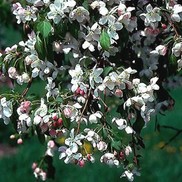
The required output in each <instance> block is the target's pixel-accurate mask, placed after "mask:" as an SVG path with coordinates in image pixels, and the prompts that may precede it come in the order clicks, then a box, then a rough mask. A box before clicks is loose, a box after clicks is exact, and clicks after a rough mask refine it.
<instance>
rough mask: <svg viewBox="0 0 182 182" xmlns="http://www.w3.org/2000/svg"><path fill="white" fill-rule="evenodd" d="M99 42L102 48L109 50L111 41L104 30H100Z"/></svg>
mask: <svg viewBox="0 0 182 182" xmlns="http://www.w3.org/2000/svg"><path fill="white" fill-rule="evenodd" d="M99 42H100V45H101V47H102V49H103V50H109V48H110V46H111V41H110V37H109V34H108V33H107V32H106V31H105V30H102V33H101V35H100V39H99Z"/></svg>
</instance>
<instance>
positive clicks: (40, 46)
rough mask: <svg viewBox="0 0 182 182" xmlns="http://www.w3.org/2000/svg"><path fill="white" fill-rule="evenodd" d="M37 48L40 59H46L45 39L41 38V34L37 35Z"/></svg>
mask: <svg viewBox="0 0 182 182" xmlns="http://www.w3.org/2000/svg"><path fill="white" fill-rule="evenodd" d="M35 49H36V51H37V52H38V54H39V58H40V59H44V58H45V49H44V43H43V41H42V40H41V39H40V36H39V34H38V35H37V37H36V44H35Z"/></svg>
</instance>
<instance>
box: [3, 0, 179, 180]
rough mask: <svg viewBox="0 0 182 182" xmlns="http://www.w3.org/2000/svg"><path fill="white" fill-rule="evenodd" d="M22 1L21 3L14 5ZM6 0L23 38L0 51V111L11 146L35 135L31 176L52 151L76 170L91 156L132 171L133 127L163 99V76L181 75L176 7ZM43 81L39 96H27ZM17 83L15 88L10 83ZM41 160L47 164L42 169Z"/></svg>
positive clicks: (48, 172)
mask: <svg viewBox="0 0 182 182" xmlns="http://www.w3.org/2000/svg"><path fill="white" fill-rule="evenodd" d="M21 3H22V4H21ZM21 3H20V1H19V2H16V3H14V4H13V5H12V12H13V14H14V15H15V16H16V20H17V24H18V25H19V26H22V27H23V30H24V32H23V33H22V34H23V39H22V41H21V42H19V43H17V44H16V45H14V46H12V47H8V48H6V49H5V52H4V54H2V55H1V58H0V61H1V62H0V68H1V76H4V77H9V78H10V79H11V80H12V84H13V88H10V89H9V90H8V91H7V92H4V93H2V94H1V95H0V118H2V119H3V121H4V123H5V124H8V123H9V122H12V123H13V125H14V128H15V130H16V132H17V133H16V134H15V135H12V138H16V139H17V142H18V143H19V144H21V143H22V142H23V140H24V139H25V138H26V137H31V136H33V135H36V136H37V137H38V138H39V140H40V142H41V143H45V142H46V143H47V150H46V151H45V155H44V157H43V159H42V160H41V162H40V164H39V165H37V163H34V165H33V169H34V175H35V177H36V178H41V179H42V180H46V177H48V178H53V176H54V170H55V169H54V167H53V165H52V157H53V156H54V153H55V152H59V153H60V155H59V159H63V160H64V162H65V163H74V164H76V165H79V166H80V167H83V166H84V164H85V162H94V160H95V159H94V154H95V152H96V151H97V152H99V153H100V155H101V157H100V161H101V162H103V163H106V164H108V165H114V166H122V167H123V168H124V170H123V174H122V175H121V177H127V178H128V180H129V181H133V180H134V175H139V169H140V164H139V158H140V155H139V153H138V150H139V149H140V148H144V147H145V145H144V142H143V139H142V136H141V131H142V129H143V127H144V126H146V125H147V123H148V122H149V121H150V117H151V115H152V114H156V113H158V112H160V111H163V110H167V109H169V108H170V107H172V106H173V104H174V101H173V99H172V98H171V97H170V95H169V93H168V91H167V89H166V88H165V86H164V85H165V83H166V82H167V78H168V77H170V76H173V75H180V74H181V67H182V61H181V55H182V54H181V53H182V39H181V33H182V30H181V21H182V18H181V17H182V16H181V15H182V6H181V5H180V4H178V3H177V1H175V0H173V1H172V0H171V1H158V0H156V1H147V0H146V1H140V0H137V1H125V0H121V1H120V0H115V1H112V0H110V1H89V0H79V1H75V0H66V1H61V0H54V1H51V0H43V1H41V0H27V1H22V2H21ZM36 81H39V82H43V83H45V84H46V86H45V92H43V93H42V95H41V98H39V97H38V96H37V93H36V92H35V93H34V94H33V95H31V94H29V89H30V88H31V86H32V85H33V84H34V82H36ZM17 85H20V86H21V87H22V88H24V89H23V91H22V92H21V93H20V92H19V91H17V90H16V87H17ZM46 166H47V168H46Z"/></svg>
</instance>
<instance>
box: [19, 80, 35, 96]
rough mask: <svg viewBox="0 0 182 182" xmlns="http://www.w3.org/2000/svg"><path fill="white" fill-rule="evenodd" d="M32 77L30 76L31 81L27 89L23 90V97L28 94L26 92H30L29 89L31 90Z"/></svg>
mask: <svg viewBox="0 0 182 182" xmlns="http://www.w3.org/2000/svg"><path fill="white" fill-rule="evenodd" d="M32 80H33V79H32V78H30V81H29V82H28V85H27V87H26V88H25V90H24V91H23V92H22V94H21V98H23V97H25V96H26V94H27V93H28V91H29V89H30V87H31V85H32Z"/></svg>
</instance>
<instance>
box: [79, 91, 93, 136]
mask: <svg viewBox="0 0 182 182" xmlns="http://www.w3.org/2000/svg"><path fill="white" fill-rule="evenodd" d="M90 93H91V89H89V92H88V95H87V100H86V102H85V105H84V108H83V110H82V112H81V115H80V117H79V119H78V127H77V131H76V134H78V133H79V130H80V123H81V119H82V117H83V113H84V112H85V109H86V108H87V104H88V100H89V97H90Z"/></svg>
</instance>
